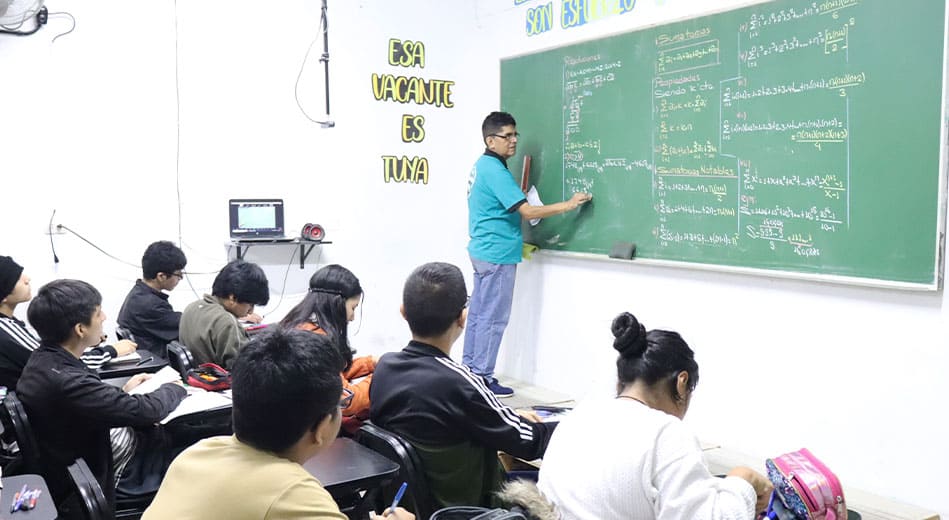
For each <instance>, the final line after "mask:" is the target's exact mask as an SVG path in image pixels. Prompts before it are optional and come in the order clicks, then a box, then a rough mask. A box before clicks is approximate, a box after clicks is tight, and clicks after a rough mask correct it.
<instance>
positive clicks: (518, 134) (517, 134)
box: [491, 132, 521, 141]
mask: <svg viewBox="0 0 949 520" xmlns="http://www.w3.org/2000/svg"><path fill="white" fill-rule="evenodd" d="M491 136H492V137H500V138H501V139H505V140H508V141H510V140H511V139H512V138H520V137H521V134H520V132H514V133H512V134H491Z"/></svg>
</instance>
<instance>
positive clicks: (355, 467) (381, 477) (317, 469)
mask: <svg viewBox="0 0 949 520" xmlns="http://www.w3.org/2000/svg"><path fill="white" fill-rule="evenodd" d="M303 467H304V468H305V469H306V470H307V471H309V472H310V474H311V475H313V476H314V477H316V480H319V481H320V484H323V487H324V488H326V490H327V491H329V492H330V494H331V495H332V496H333V499H334V500H336V502H337V503H340V504H341V505H348V504H344V502H348V501H349V499H351V498H353V497H354V496H358V494H359V493H360V492H361V491H366V494H365V495H364V496H362V497H361V498H358V499H357V500H355V503H354V504H352V506H351V507H352V509H353V510H352V511H351V512H349V515H350V517H351V518H361V517H364V515H365V513H366V512H367V511H368V504H371V503H372V500H371V499H370V495H373V494H374V492H375V491H378V490H380V489H382V487H383V486H385V485H386V484H388V483H389V481H391V480H392V479H393V478H395V476H396V474H398V472H399V465H398V464H396V463H395V462H393V461H391V460H389V459H387V458H385V457H383V456H382V455H380V454H378V453H376V452H374V451H372V450H370V449H369V448H367V447H365V446H363V445H361V444H359V443H356V442H354V441H353V440H352V439H347V438H345V437H338V438H337V439H336V440H334V441H333V444H331V445H330V446H329V447H328V448H327V449H326V450H324V451H323V452H322V453H320V454H319V455H317V456H316V457H313V458H312V459H310V460H308V461H307V462H306V463H305V464H304V465H303Z"/></svg>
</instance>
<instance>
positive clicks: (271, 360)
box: [142, 327, 415, 520]
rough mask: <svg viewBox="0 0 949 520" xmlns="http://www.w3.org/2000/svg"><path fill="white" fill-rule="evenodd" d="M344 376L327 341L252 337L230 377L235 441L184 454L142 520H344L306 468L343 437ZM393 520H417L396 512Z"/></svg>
mask: <svg viewBox="0 0 949 520" xmlns="http://www.w3.org/2000/svg"><path fill="white" fill-rule="evenodd" d="M340 368H341V360H340V358H339V354H337V352H336V345H334V344H333V342H332V340H331V339H330V338H328V337H327V336H320V335H316V334H310V333H308V332H304V331H300V330H293V329H284V328H281V327H277V328H274V329H272V330H267V331H264V332H262V333H260V334H258V335H256V336H255V337H254V339H253V340H252V341H251V342H250V343H248V344H247V346H245V347H244V348H243V349H242V350H241V352H240V353H239V354H238V356H237V360H236V362H235V363H234V369H233V372H232V375H233V377H232V383H231V385H232V386H231V388H232V391H233V397H234V412H233V416H234V435H233V436H230V437H212V438H210V439H204V440H202V441H200V442H198V443H197V444H195V445H194V446H192V447H190V448H188V449H187V450H185V451H184V452H183V453H181V455H179V456H178V458H176V459H175V461H174V462H173V463H172V464H171V468H169V470H168V473H167V474H166V475H165V480H164V481H163V482H162V484H161V488H160V489H159V490H158V495H156V496H155V500H154V501H153V502H152V504H151V506H149V508H148V510H146V511H145V515H144V516H143V517H142V518H143V520H152V519H155V520H158V519H160V520H164V519H166V518H177V519H183V520H187V519H194V520H205V519H207V518H226V519H228V520H267V519H273V520H277V519H280V520H283V519H292V518H299V519H304V518H307V519H310V518H312V519H320V518H323V519H339V520H345V519H346V516H344V515H343V514H342V513H340V511H339V507H337V505H336V503H335V502H334V501H333V498H332V497H331V496H330V494H329V493H328V492H327V491H326V490H325V489H323V486H322V485H321V484H320V483H319V482H318V481H317V480H316V478H314V477H313V475H311V474H310V473H309V472H308V471H307V470H305V469H304V468H303V466H302V464H303V463H305V462H306V461H307V460H309V459H310V458H312V457H313V456H314V455H316V454H317V453H319V452H321V451H323V449H324V448H326V447H327V446H329V445H330V444H332V443H333V441H334V440H335V438H336V434H337V432H338V431H339V425H340V418H341V415H340V413H339V408H340V406H341V404H340V394H341V393H342V387H341V385H340V380H339V371H340ZM226 475H233V476H235V477H236V478H227V477H226ZM389 518H393V519H396V520H413V519H414V518H415V517H414V516H413V515H412V514H411V513H408V512H406V511H405V510H404V509H402V508H396V511H395V513H394V514H392V515H389Z"/></svg>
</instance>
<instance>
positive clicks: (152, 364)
mask: <svg viewBox="0 0 949 520" xmlns="http://www.w3.org/2000/svg"><path fill="white" fill-rule="evenodd" d="M139 352H140V353H141V355H142V359H148V358H152V359H151V361H148V362H146V363H142V364H141V365H138V364H136V363H131V362H128V363H106V364H104V365H102V368H100V369H99V377H101V378H102V379H114V378H117V377H130V376H134V375H135V374H141V373H142V372H149V373H153V372H158V371H159V370H161V369H162V368H164V367H166V366H168V360H167V359H162V357H161V356H158V355H157V354H152V353H151V352H149V351H147V350H144V349H143V350H140V351H139Z"/></svg>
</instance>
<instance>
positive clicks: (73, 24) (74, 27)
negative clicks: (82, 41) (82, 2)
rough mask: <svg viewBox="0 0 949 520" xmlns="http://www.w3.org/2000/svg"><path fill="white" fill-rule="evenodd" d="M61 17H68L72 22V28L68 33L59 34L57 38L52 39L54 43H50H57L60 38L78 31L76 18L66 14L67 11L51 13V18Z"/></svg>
mask: <svg viewBox="0 0 949 520" xmlns="http://www.w3.org/2000/svg"><path fill="white" fill-rule="evenodd" d="M60 15H64V16H68V17H69V19H70V20H72V27H70V28H69V30H68V31H66V32H63V33H59V34H57V35H56V36H53V39H52V41H50V43H56V40H57V39H58V38H59V37H60V36H66V35H67V34H69V33H71V32H73V31H75V30H76V17H75V16H73V15H72V14H71V13H68V12H66V11H57V12H55V13H49V16H50V17H53V16H60Z"/></svg>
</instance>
